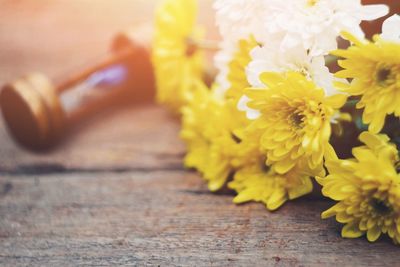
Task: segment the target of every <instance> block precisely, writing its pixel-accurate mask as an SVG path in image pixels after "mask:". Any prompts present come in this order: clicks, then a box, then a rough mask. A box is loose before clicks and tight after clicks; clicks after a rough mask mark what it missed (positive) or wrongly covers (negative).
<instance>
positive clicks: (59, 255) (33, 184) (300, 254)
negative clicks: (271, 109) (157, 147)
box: [0, 171, 400, 266]
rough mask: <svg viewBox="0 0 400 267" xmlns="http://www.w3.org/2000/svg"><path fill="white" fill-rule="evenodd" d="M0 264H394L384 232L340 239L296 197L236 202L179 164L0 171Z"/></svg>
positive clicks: (320, 206) (317, 207) (317, 208)
mask: <svg viewBox="0 0 400 267" xmlns="http://www.w3.org/2000/svg"><path fill="white" fill-rule="evenodd" d="M0 188H1V189H2V190H1V192H2V193H1V195H0V214H1V215H2V216H1V217H0V265H2V266H19V265H29V266H57V265H61V266H77V265H79V264H83V265H92V266H95V265H96V266H99V265H101V266H106V265H108V266H116V265H125V264H126V265H128V264H129V265H150V266H165V265H167V266H182V265H184V266H232V265H235V266H273V265H275V266H334V265H337V266H396V264H398V261H399V259H400V258H399V255H398V248H397V247H395V246H393V245H392V244H391V243H390V241H389V240H386V239H383V240H381V241H379V242H377V243H375V244H369V243H368V242H367V241H366V240H365V239H363V238H361V239H356V240H347V239H342V238H341V237H340V235H339V232H340V230H339V227H338V225H337V224H336V223H334V222H333V220H328V221H322V220H321V219H320V213H321V211H322V210H324V209H326V208H327V207H328V206H329V205H330V204H329V203H328V202H325V201H319V200H315V199H302V200H299V201H295V202H291V203H289V204H286V205H285V206H284V207H283V208H282V209H280V210H279V211H278V212H275V213H270V212H267V211H266V209H265V208H264V206H263V205H261V204H249V205H242V206H234V205H233V204H232V203H231V200H232V196H231V195H230V194H219V195H215V194H211V193H209V192H208V191H207V189H206V187H205V184H204V182H202V181H201V179H200V178H199V177H198V176H197V175H195V174H192V173H188V172H182V171H170V172H164V171H161V172H160V171H154V172H153V171H144V172H132V173H125V174H115V173H101V174H100V173H86V174H68V173H67V174H56V175H32V176H27V175H21V176H18V177H8V176H3V177H2V178H0Z"/></svg>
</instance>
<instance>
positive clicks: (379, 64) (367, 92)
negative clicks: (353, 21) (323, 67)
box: [333, 33, 400, 133]
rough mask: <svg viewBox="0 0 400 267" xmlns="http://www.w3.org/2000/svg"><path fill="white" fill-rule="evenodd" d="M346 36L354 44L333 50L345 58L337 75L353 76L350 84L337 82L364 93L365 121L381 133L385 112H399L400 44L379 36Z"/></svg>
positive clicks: (361, 104)
mask: <svg viewBox="0 0 400 267" xmlns="http://www.w3.org/2000/svg"><path fill="white" fill-rule="evenodd" d="M344 37H345V38H346V39H349V40H350V41H352V42H353V43H354V45H353V46H351V47H349V48H348V49H347V50H338V51H335V52H333V54H334V55H336V56H339V57H342V58H344V59H343V60H339V65H340V66H341V67H343V68H344V70H341V71H339V72H337V73H336V76H337V77H339V78H351V79H353V80H352V82H351V84H350V85H349V84H345V83H340V82H338V83H337V86H338V87H339V88H340V89H341V90H343V91H344V92H347V93H349V94H350V95H352V96H361V99H360V101H359V103H358V104H357V108H359V109H361V108H364V112H363V121H364V123H366V124H369V131H371V132H373V133H378V132H380V130H381V129H382V128H383V125H384V123H385V118H386V115H388V114H394V115H395V116H397V117H399V116H400V44H399V43H395V42H391V41H386V40H383V39H381V38H380V37H379V36H375V37H374V41H373V42H369V41H360V40H358V39H357V38H356V37H354V36H352V35H350V34H348V33H345V34H344Z"/></svg>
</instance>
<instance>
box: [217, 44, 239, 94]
mask: <svg viewBox="0 0 400 267" xmlns="http://www.w3.org/2000/svg"><path fill="white" fill-rule="evenodd" d="M236 49H237V42H231V41H226V40H225V41H223V42H221V43H220V49H219V51H218V52H217V53H216V55H215V57H214V65H215V67H216V68H217V70H218V73H217V77H216V78H215V84H216V87H215V90H214V94H215V96H216V97H217V98H218V99H223V98H224V96H225V92H226V91H227V90H228V89H229V88H230V86H231V84H230V82H229V81H228V74H229V62H231V61H232V58H233V55H234V53H235V51H236Z"/></svg>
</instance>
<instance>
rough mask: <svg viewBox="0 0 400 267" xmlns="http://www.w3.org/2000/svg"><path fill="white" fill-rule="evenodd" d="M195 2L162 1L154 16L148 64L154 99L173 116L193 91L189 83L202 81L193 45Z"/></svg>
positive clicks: (200, 64)
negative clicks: (153, 80) (153, 79)
mask: <svg viewBox="0 0 400 267" xmlns="http://www.w3.org/2000/svg"><path fill="white" fill-rule="evenodd" d="M196 13H197V2H196V1H195V0H164V1H163V2H162V4H161V5H160V6H159V8H158V9H157V12H156V23H155V33H154V41H153V52H152V61H153V65H154V69H155V77H156V82H157V99H158V101H159V102H160V103H163V104H165V105H166V106H168V107H170V108H171V109H172V110H173V111H175V112H177V111H179V109H180V108H181V107H182V105H183V104H184V103H185V102H186V98H187V97H188V96H187V95H188V94H190V93H191V91H192V90H193V87H194V86H193V80H196V79H201V78H202V71H203V60H202V58H203V55H202V52H201V51H200V49H198V48H197V47H196V45H195V43H194V40H195V39H196V38H198V36H199V29H196V28H195V21H196Z"/></svg>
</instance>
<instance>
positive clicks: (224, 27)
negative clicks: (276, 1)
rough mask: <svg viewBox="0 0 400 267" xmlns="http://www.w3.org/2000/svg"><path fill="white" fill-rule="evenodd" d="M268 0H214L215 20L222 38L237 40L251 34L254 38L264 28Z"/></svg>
mask: <svg viewBox="0 0 400 267" xmlns="http://www.w3.org/2000/svg"><path fill="white" fill-rule="evenodd" d="M269 1H270V0H216V1H215V3H214V9H215V10H216V21H217V26H218V27H219V30H220V33H221V36H222V37H223V39H224V40H230V41H233V42H235V41H238V40H240V39H246V38H248V37H249V36H250V35H253V36H254V37H255V38H256V39H257V36H258V35H261V34H262V33H263V32H264V31H265V29H264V25H263V21H264V17H265V16H267V15H268V3H269Z"/></svg>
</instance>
